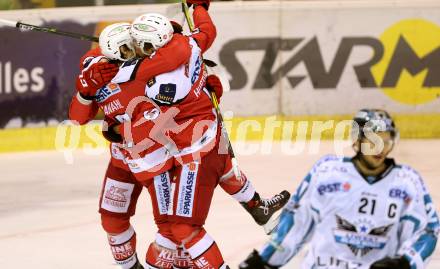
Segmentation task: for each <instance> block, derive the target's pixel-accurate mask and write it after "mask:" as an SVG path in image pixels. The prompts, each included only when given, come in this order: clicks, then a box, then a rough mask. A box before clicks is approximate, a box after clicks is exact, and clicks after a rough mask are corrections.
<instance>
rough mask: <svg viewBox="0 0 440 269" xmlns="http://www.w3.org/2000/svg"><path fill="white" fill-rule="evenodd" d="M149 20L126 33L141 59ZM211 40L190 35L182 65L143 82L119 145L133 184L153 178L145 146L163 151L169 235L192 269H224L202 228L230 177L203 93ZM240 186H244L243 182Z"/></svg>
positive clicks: (198, 14)
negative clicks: (170, 167) (169, 165)
mask: <svg viewBox="0 0 440 269" xmlns="http://www.w3.org/2000/svg"><path fill="white" fill-rule="evenodd" d="M200 2H202V3H201V5H196V6H195V10H194V18H195V22H196V26H197V22H198V21H199V20H200V19H201V18H204V19H205V20H206V21H210V19H209V16H208V13H207V12H206V7H205V6H204V4H206V2H204V1H200ZM149 20H153V19H151V18H142V17H141V18H140V19H139V20H135V21H134V22H133V24H132V33H131V34H132V37H133V38H134V40H135V41H136V42H135V43H136V46H137V47H138V48H140V49H141V50H142V51H143V52H144V53H145V54H147V55H148V54H149V53H151V51H154V49H155V45H154V44H152V42H154V37H152V36H151V34H150V32H148V31H140V30H139V29H150V27H154V24H153V25H149ZM200 37H201V38H200ZM214 37H215V35H208V34H205V33H204V31H202V30H201V29H200V28H199V29H196V31H195V32H194V33H193V34H192V35H191V36H189V37H188V42H189V44H190V47H191V55H190V57H189V59H188V62H187V63H185V64H184V65H181V66H180V67H178V68H177V69H175V70H173V71H172V72H169V73H164V74H160V75H158V76H155V77H152V78H149V80H148V81H144V83H146V86H145V95H146V96H147V97H148V99H147V98H144V100H139V102H136V104H135V106H134V107H132V109H129V112H128V118H130V119H131V120H130V121H127V122H124V128H122V136H123V137H124V141H125V143H126V144H127V145H130V146H128V147H127V151H128V152H129V157H128V159H127V162H128V164H129V167H130V168H131V171H132V172H133V173H134V174H135V176H136V177H137V178H138V179H139V180H143V179H144V178H148V177H149V176H151V175H150V173H151V172H155V170H154V169H152V168H153V167H154V166H155V165H156V164H155V163H154V162H155V161H157V155H155V157H154V158H151V156H152V155H151V150H150V147H149V145H150V144H151V143H153V144H154V142H157V143H159V144H161V145H163V146H164V148H165V149H166V150H165V151H164V152H157V153H158V154H162V155H163V156H164V157H163V160H168V158H172V159H173V160H174V172H173V174H174V177H173V181H172V187H171V189H172V196H171V202H170V208H169V212H168V214H169V221H170V222H172V224H171V232H172V234H173V236H174V239H175V240H176V241H177V243H178V244H182V245H183V246H184V248H185V249H186V250H187V251H188V252H189V255H190V256H191V258H192V261H193V263H194V265H195V267H196V268H226V267H227V266H226V265H225V264H224V261H223V258H222V255H221V253H220V250H219V248H218V247H217V244H216V243H215V241H214V240H213V239H212V238H211V237H210V236H209V235H208V234H207V233H206V231H205V229H204V228H203V225H204V222H205V220H206V217H207V214H208V211H209V208H210V203H211V200H212V195H213V191H214V189H215V187H216V185H217V184H218V183H219V179H221V178H224V177H226V176H225V175H226V174H230V173H232V169H231V167H230V166H229V167H228V164H230V163H231V161H230V155H229V154H228V151H227V147H226V145H225V143H221V139H220V138H221V135H220V130H219V122H218V119H217V114H216V111H215V110H214V109H213V107H212V102H211V99H210V93H209V90H210V89H209V88H210V87H211V86H212V85H214V84H215V82H214V81H212V82H210V84H209V85H207V87H205V85H206V80H207V73H206V70H205V66H204V63H203V60H202V54H203V53H204V52H205V51H206V50H207V49H208V48H209V47H210V45H211V44H212V42H213V41H214ZM146 48H147V49H146ZM137 80H138V79H137V78H136V79H135V81H137ZM212 80H215V79H214V78H212ZM121 86H122V85H121ZM211 90H213V89H211ZM214 90H215V89H214ZM216 92H220V91H216ZM127 126H128V128H127ZM244 178H245V177H244ZM245 182H249V181H247V180H246V179H245ZM240 187H241V186H240ZM250 187H251V186H250V185H249V188H250ZM251 193H255V191H254V190H252V192H251ZM286 197H288V195H287V193H286V192H285V193H282V194H280V195H279V196H278V197H276V198H275V199H273V200H271V201H270V202H268V203H267V204H266V205H267V206H268V207H269V206H271V202H273V204H277V205H281V204H282V203H281V201H283V199H284V198H286ZM248 201H249V200H248ZM251 201H252V199H251ZM253 201H255V200H253ZM260 201H261V199H257V200H256V201H255V202H256V203H258V202H260Z"/></svg>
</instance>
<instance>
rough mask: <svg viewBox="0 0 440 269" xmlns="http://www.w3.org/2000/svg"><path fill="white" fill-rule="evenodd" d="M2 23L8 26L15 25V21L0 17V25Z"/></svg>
mask: <svg viewBox="0 0 440 269" xmlns="http://www.w3.org/2000/svg"><path fill="white" fill-rule="evenodd" d="M2 25H5V26H9V27H17V22H16V21H10V20H5V19H0V26H2Z"/></svg>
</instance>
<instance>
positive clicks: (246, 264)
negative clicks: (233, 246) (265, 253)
mask: <svg viewBox="0 0 440 269" xmlns="http://www.w3.org/2000/svg"><path fill="white" fill-rule="evenodd" d="M238 268H240V269H278V267H276V266H271V265H269V264H268V263H267V262H265V261H263V259H262V258H261V256H260V254H258V251H256V250H255V249H254V250H253V251H252V253H251V254H249V256H248V257H247V258H246V260H244V261H242V262H241V263H240V265H239V266H238Z"/></svg>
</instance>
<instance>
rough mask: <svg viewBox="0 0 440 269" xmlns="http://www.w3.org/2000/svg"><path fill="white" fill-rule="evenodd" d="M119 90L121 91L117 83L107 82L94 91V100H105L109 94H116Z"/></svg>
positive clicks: (100, 101)
mask: <svg viewBox="0 0 440 269" xmlns="http://www.w3.org/2000/svg"><path fill="white" fill-rule="evenodd" d="M120 91H121V88H120V87H119V85H118V84H116V83H109V84H107V85H105V86H104V87H102V88H101V89H99V90H98V92H97V93H96V96H95V97H96V102H98V103H102V102H104V101H105V100H107V98H109V97H110V96H112V95H114V94H117V93H118V92H120Z"/></svg>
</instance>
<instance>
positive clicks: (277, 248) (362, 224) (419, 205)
mask: <svg viewBox="0 0 440 269" xmlns="http://www.w3.org/2000/svg"><path fill="white" fill-rule="evenodd" d="M354 121H355V122H356V124H358V125H359V127H361V128H363V131H362V132H360V135H359V137H358V141H356V142H355V144H354V148H355V150H356V151H357V152H358V153H357V155H356V156H355V157H353V158H347V157H337V156H332V155H329V156H325V157H323V158H322V159H321V160H319V161H318V162H317V163H316V164H315V165H314V166H313V168H312V169H311V171H310V172H309V173H308V175H307V176H306V177H305V179H304V180H303V182H302V183H301V185H300V186H299V188H298V190H297V191H296V194H295V195H294V196H292V198H291V200H290V202H289V203H288V204H287V205H286V206H285V208H284V211H283V213H282V215H281V218H280V223H279V224H278V227H277V229H276V230H275V231H274V232H273V234H272V236H271V239H270V241H269V242H268V243H267V244H266V245H265V246H264V247H263V248H262V250H261V251H260V252H257V251H255V250H254V251H253V252H252V253H251V254H250V255H249V257H248V258H247V259H246V260H245V261H244V262H242V263H241V264H240V268H242V269H244V268H255V269H259V268H278V267H281V266H283V265H285V264H286V263H287V262H288V261H289V260H290V259H291V258H292V257H293V256H294V255H295V254H297V253H298V252H299V250H300V249H301V248H302V247H303V245H304V244H305V243H307V242H310V246H309V250H308V252H307V254H306V257H305V260H304V261H303V263H302V267H301V268H302V269H336V268H338V269H410V268H411V269H422V268H426V266H427V262H428V260H429V257H430V256H431V254H432V253H433V251H434V248H435V245H436V242H437V234H438V231H439V220H438V217H437V213H436V211H435V207H434V205H433V204H432V200H431V197H430V195H429V193H428V191H427V189H426V187H425V185H424V183H423V181H422V178H421V177H420V175H419V174H418V173H417V172H416V171H415V170H414V169H412V168H411V167H409V166H406V165H398V164H396V163H395V162H394V160H393V159H390V158H386V156H387V155H388V153H389V152H390V151H391V150H392V148H393V145H394V141H395V140H396V139H397V137H398V132H397V129H396V128H395V127H394V122H393V121H392V119H391V118H390V117H389V115H388V113H386V112H385V111H382V110H372V109H364V110H361V111H359V112H358V114H357V115H356V117H355V119H354ZM378 123H381V124H378ZM368 131H370V134H368ZM371 134H373V136H372V135H371ZM374 135H375V136H374ZM368 137H369V138H368ZM374 137H376V138H379V139H380V140H381V141H383V143H384V144H383V150H382V151H381V152H380V153H379V154H372V155H366V154H364V153H362V152H363V150H362V151H361V150H360V148H361V145H362V143H367V144H368V143H369V144H370V145H372V144H374V143H373V142H374V141H372V140H374ZM376 142H377V141H376Z"/></svg>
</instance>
